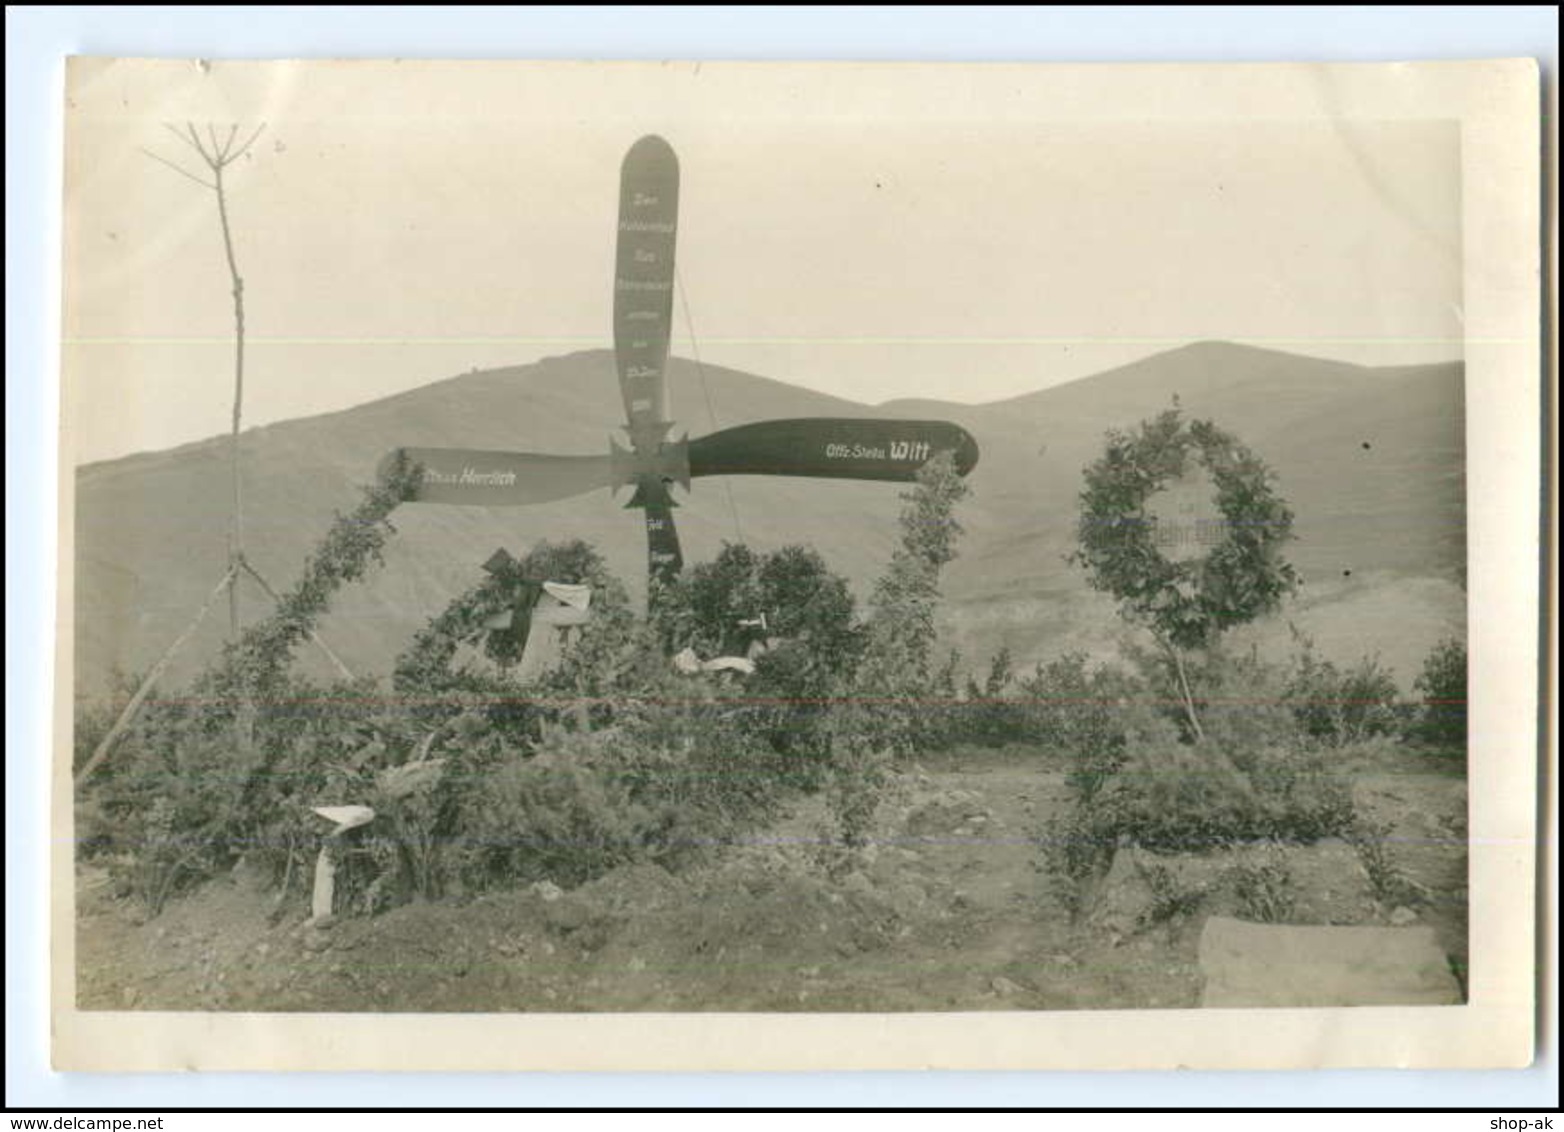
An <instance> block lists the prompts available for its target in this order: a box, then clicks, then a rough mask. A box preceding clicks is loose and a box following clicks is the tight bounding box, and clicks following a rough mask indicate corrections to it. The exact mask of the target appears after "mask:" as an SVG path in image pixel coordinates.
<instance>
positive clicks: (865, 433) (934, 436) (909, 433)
mask: <svg viewBox="0 0 1564 1132" xmlns="http://www.w3.org/2000/svg"><path fill="white" fill-rule="evenodd" d="M941 452H952V453H954V454H955V461H956V471H957V472H958V473H959V474H961V475H966V474H967V473H968V472H970V471H971V470H972V469H973V467H974V466H975V465H976V464H977V461H978V446H977V441H976V440H974V439H973V438H972V434H971V433H969V432H968V431H967V430H966V429H964V428H962V427H961V426H960V425H955V424H951V423H950V422H948V421H896V420H874V419H865V418H861V417H805V418H799V419H795V420H780V421H760V422H758V423H756V424H747V425H739V426H738V427H736V428H725V429H723V430H722V431H720V432H714V433H712V434H711V435H710V436H703V437H701V438H700V439H698V440H692V441H690V443H689V463H690V475H691V476H692V477H693V476H819V477H822V478H825V479H844V480H892V481H896V482H903V483H905V482H907V481H910V480H913V479H916V478H917V475H918V469H919V468H921V467H922V466H923V465H924V464H925V463H926V462H927V461H929V460H930V459H932V458H933V457H935V456H937V455H938V454H939V453H941Z"/></svg>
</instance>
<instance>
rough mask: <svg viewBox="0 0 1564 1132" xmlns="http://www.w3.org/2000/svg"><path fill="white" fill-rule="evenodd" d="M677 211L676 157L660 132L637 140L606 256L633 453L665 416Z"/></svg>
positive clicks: (622, 178)
mask: <svg viewBox="0 0 1564 1132" xmlns="http://www.w3.org/2000/svg"><path fill="white" fill-rule="evenodd" d="M678 215H679V162H678V159H677V158H676V157H674V153H673V150H672V148H670V147H669V145H668V143H667V142H665V141H663V140H662V139H661V138H659V137H645V138H642V139H641V140H640V141H638V142H636V143H635V144H634V145H633V146H631V147H630V151H629V153H627V154H626V155H625V160H624V165H623V167H622V168H621V170H620V175H619V245H618V248H617V250H616V252H615V259H614V359H615V363H616V365H617V366H618V369H619V384H620V389H621V390H622V391H623V394H624V402H625V415H626V417H627V418H628V421H627V424H628V425H629V431H630V436H631V440H632V442H633V443H634V444H635V447H636V450H637V452H641V449H643V448H645V447H646V446H647V445H648V444H650V443H651V440H650V438H651V437H653V436H655V435H657V432H656V430H654V429H653V428H652V427H650V426H654V425H655V426H665V425H666V424H667V422H668V419H669V418H668V397H667V389H666V386H665V384H664V368H665V366H666V365H667V361H668V327H669V324H670V322H671V321H672V318H671V315H672V311H673V283H674V278H673V264H674V243H675V239H676V236H677V231H676V229H677V224H678ZM641 454H643V455H645V454H646V453H641Z"/></svg>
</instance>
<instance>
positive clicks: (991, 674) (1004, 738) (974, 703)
mask: <svg viewBox="0 0 1564 1132" xmlns="http://www.w3.org/2000/svg"><path fill="white" fill-rule="evenodd" d="M952 676H953V674H952ZM945 679H946V673H945V670H944V669H941V670H940V672H939V673H938V674H936V677H935V679H934V680H933V681H932V684H933V687H932V688H931V691H932V692H933V693H934V695H932V696H931V697H930V698H931V700H933V699H937V697H938V696H939V694H940V692H941V691H943V688H942V685H943V684H944V682H945ZM1014 682H1015V667H1014V662H1013V660H1012V659H1011V656H1010V650H1009V649H1007V648H1002V649H1000V650H999V651H998V652H997V653H995V654H994V656H993V658H992V659H991V660H990V661H989V664H988V675H987V676H986V677H985V678H984V680H983V682H982V683H981V684H979V683H978V682H977V681H976V680H974V679H973V678H971V677H970V676H969V677H968V678H967V687H966V702H965V703H963V704H962V705H960V714H959V717H958V719H959V723H957V725H956V727H955V729H954V732H953V733H952V734H950V735H949V736H948V739H954V740H955V741H958V742H967V743H976V744H977V745H979V746H982V747H1002V746H1004V745H1005V744H1006V743H1011V742H1014V741H1016V740H1017V739H1020V738H1022V737H1023V735H1024V730H1025V728H1024V721H1025V718H1026V711H1025V707H1024V706H1023V705H1022V704H1021V703H1020V702H1019V701H1018V700H1017V699H1016V698H1015V697H1014V696H1012V695H1010V692H1011V687H1012V685H1013V684H1014Z"/></svg>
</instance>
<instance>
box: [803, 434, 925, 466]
mask: <svg viewBox="0 0 1564 1132" xmlns="http://www.w3.org/2000/svg"><path fill="white" fill-rule="evenodd" d="M933 454H934V446H933V445H932V444H930V443H929V442H928V441H927V440H893V441H891V442H890V443H889V444H888V445H886V446H884V447H883V448H874V447H871V446H869V445H867V444H827V445H826V446H825V456H826V459H827V460H913V461H916V462H917V463H919V464H921V463H923V462H924V461H925V460H927V459H928V458H929V457H930V456H932V455H933Z"/></svg>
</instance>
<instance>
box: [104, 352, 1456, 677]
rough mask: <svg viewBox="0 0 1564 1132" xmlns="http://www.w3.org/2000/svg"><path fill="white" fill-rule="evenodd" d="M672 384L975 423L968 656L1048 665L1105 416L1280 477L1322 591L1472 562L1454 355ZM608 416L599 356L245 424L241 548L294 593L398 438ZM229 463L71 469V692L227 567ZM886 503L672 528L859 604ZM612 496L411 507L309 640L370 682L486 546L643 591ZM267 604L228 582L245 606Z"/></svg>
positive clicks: (137, 646) (507, 433)
mask: <svg viewBox="0 0 1564 1132" xmlns="http://www.w3.org/2000/svg"><path fill="white" fill-rule="evenodd" d="M702 377H703V378H704V388H702V387H701V385H702ZM669 378H670V395H671V400H672V403H673V406H674V411H675V414H676V415H677V417H678V423H677V430H688V432H689V433H690V434H691V435H692V436H698V435H701V434H703V433H706V432H708V431H711V430H712V428H713V427H716V428H725V427H728V426H730V425H735V424H742V423H746V422H749V421H755V420H764V419H769V418H777V417H800V416H871V415H873V416H900V417H909V418H911V417H938V418H944V419H949V420H954V421H956V422H958V423H960V424H962V425H964V426H965V427H967V428H968V429H970V430H971V431H972V432H973V434H974V435H975V436H976V437H977V439H978V443H979V445H980V447H981V449H982V458H981V461H980V463H979V465H978V467H977V469H976V470H975V471H974V472H973V475H972V480H971V482H972V487H973V491H974V494H973V497H972V499H971V500H970V501H969V503H968V504H966V505H964V507H963V512H962V516H961V518H962V523H963V525H964V527H965V528H966V532H967V533H966V536H965V538H964V540H963V543H962V548H961V557H960V558H959V559H958V560H957V561H956V562H955V563H954V564H952V566H951V567H950V570H949V572H948V575H947V585H946V593H947V595H948V598H949V602H948V609H947V618H948V619H949V621H950V623H951V628H952V633H953V636H954V637H955V638H956V639H957V640H958V641H960V642H961V643H962V644H963V647H964V651H970V652H971V653H973V654H977V653H981V652H982V650H984V649H986V648H989V647H991V646H992V647H997V645H998V644H999V643H1007V644H1011V645H1012V647H1013V648H1017V647H1018V649H1019V651H1020V652H1021V654H1022V655H1023V658H1024V657H1025V656H1026V655H1028V654H1034V655H1046V654H1047V653H1048V652H1049V651H1050V647H1051V645H1050V642H1051V639H1052V638H1051V637H1050V633H1049V630H1048V629H1047V626H1048V625H1049V624H1050V623H1051V622H1050V621H1049V617H1048V616H1044V612H1045V611H1046V610H1050V609H1053V608H1054V607H1055V606H1057V605H1058V603H1061V602H1062V603H1066V604H1076V605H1080V604H1083V603H1085V604H1090V602H1091V601H1096V600H1097V599H1096V598H1095V596H1094V595H1091V594H1090V593H1089V591H1088V590H1087V589H1086V587H1085V585H1084V581H1083V579H1082V578H1081V576H1080V574H1079V572H1078V571H1076V570H1073V569H1071V568H1070V567H1069V566H1067V565H1066V564H1065V562H1064V561H1063V557H1064V555H1065V554H1066V553H1067V552H1068V551H1069V550H1070V548H1071V546H1072V545H1073V539H1074V523H1075V517H1076V496H1077V494H1078V492H1079V490H1080V477H1081V470H1082V468H1083V467H1084V465H1085V464H1086V463H1087V462H1089V461H1090V460H1091V459H1093V458H1094V457H1095V456H1096V455H1097V453H1099V452H1100V451H1101V448H1102V441H1103V433H1104V432H1105V430H1107V429H1109V428H1112V427H1129V426H1132V425H1134V424H1135V423H1136V422H1137V421H1139V420H1141V419H1143V418H1145V417H1147V416H1150V415H1151V414H1153V413H1156V412H1158V411H1160V410H1161V409H1163V408H1166V407H1167V406H1168V405H1169V404H1170V403H1171V401H1172V399H1173V397H1174V396H1175V395H1177V396H1178V398H1179V400H1180V403H1181V404H1182V405H1183V406H1184V407H1185V409H1186V410H1187V411H1188V412H1189V413H1190V414H1191V415H1193V416H1209V417H1211V418H1213V419H1215V420H1216V421H1218V422H1219V423H1220V424H1221V425H1222V426H1223V427H1225V428H1227V429H1229V430H1231V431H1233V432H1235V433H1236V434H1237V435H1238V436H1239V437H1240V438H1241V439H1242V440H1243V441H1245V442H1246V443H1248V444H1249V445H1251V446H1252V447H1253V448H1254V449H1255V450H1256V451H1257V452H1259V453H1260V455H1261V456H1262V457H1263V458H1264V459H1265V460H1266V461H1267V462H1268V463H1269V464H1270V465H1271V466H1272V467H1273V468H1274V469H1275V471H1276V472H1277V475H1278V481H1279V488H1280V490H1281V493H1282V494H1283V496H1284V497H1285V498H1287V499H1288V500H1289V501H1290V502H1291V504H1292V505H1293V507H1294V510H1295V511H1296V512H1297V515H1298V527H1297V529H1298V534H1299V539H1298V541H1297V542H1296V543H1295V544H1294V545H1293V547H1292V549H1291V558H1292V560H1293V561H1294V562H1295V563H1296V564H1297V565H1298V566H1299V568H1300V570H1301V571H1302V572H1303V574H1304V576H1305V579H1306V582H1307V583H1308V585H1310V586H1314V587H1316V592H1323V590H1324V588H1328V587H1330V586H1335V585H1340V584H1341V583H1342V579H1345V578H1352V577H1357V578H1360V579H1361V578H1366V577H1393V576H1400V577H1422V578H1444V579H1451V578H1455V577H1457V576H1458V575H1459V572H1460V569H1461V564H1462V562H1463V560H1464V553H1465V538H1464V535H1465V526H1464V514H1465V512H1464V505H1463V484H1464V454H1463V433H1464V417H1463V400H1462V398H1463V367H1462V365H1461V364H1460V363H1458V362H1453V363H1446V364H1439V365H1427V366H1409V367H1395V368H1385V369H1373V368H1366V367H1361V366H1355V365H1350V364H1347V363H1342V362H1332V361H1325V360H1321V359H1317V358H1309V357H1304V356H1300V355H1296V354H1290V353H1284V352H1281V351H1275V350H1266V349H1259V348H1256V347H1251V346H1238V345H1232V344H1227V343H1220V342H1201V343H1194V344H1191V345H1189V346H1186V347H1181V348H1179V349H1175V350H1170V351H1167V352H1164V353H1160V354H1156V355H1153V356H1151V357H1148V358H1144V359H1141V360H1139V361H1136V362H1132V363H1130V364H1128V365H1124V366H1120V367H1117V368H1115V369H1112V370H1108V371H1105V372H1103V373H1100V374H1097V375H1095V376H1092V377H1087V378H1082V379H1079V380H1076V381H1072V382H1068V383H1066V384H1063V385H1058V386H1053V387H1051V388H1047V389H1043V390H1040V391H1038V392H1035V393H1028V394H1024V395H1022V396H1019V397H1013V398H1009V399H1006V400H1003V401H997V402H991V403H988V404H980V405H963V404H954V403H944V402H938V401H927V400H898V401H892V402H889V403H886V404H884V405H880V406H871V405H865V404H861V403H859V402H855V401H849V400H845V399H843V398H838V397H833V396H830V395H827V394H823V393H818V392H814V391H811V390H806V389H801V388H798V387H795V386H791V385H787V384H785V383H783V382H779V381H775V380H772V379H769V378H765V377H759V376H756V375H753V374H748V373H743V372H741V371H738V370H732V369H727V368H725V367H722V366H714V365H709V364H708V365H705V366H704V367H702V371H701V372H698V371H697V369H696V367H695V365H694V364H693V363H692V362H689V361H687V360H685V359H673V360H672V361H671V363H670V374H669ZM708 398H709V403H710V412H708V408H707V405H708ZM622 412H623V410H622V406H621V403H620V398H619V392H618V388H617V383H616V380H615V375H614V365H613V354H612V352H611V351H608V350H591V351H584V352H580V353H574V354H568V355H564V356H560V357H552V358H547V359H544V360H542V361H540V362H537V363H535V364H532V365H526V366H516V367H507V368H503V369H495V370H487V371H481V372H477V373H469V374H463V375H461V376H458V377H452V378H448V379H446V380H443V381H437V382H434V383H432V384H430V385H426V386H423V387H421V388H418V389H414V390H410V391H407V392H403V393H398V394H395V395H393V396H390V397H386V398H382V399H380V400H377V401H373V402H370V403H367V404H364V405H359V406H356V407H354V408H351V409H345V410H341V411H338V412H333V413H326V414H321V415H319V416H314V417H307V418H301V419H298V420H291V421H285V422H280V423H276V424H271V425H266V426H263V427H259V428H254V429H251V430H249V431H247V432H245V433H244V434H243V436H242V438H241V453H242V464H243V476H244V491H245V500H246V544H247V548H248V551H249V554H250V557H251V558H252V560H254V561H255V562H256V564H257V565H258V566H259V567H260V568H261V570H262V571H263V572H264V573H266V574H267V575H268V577H269V578H270V579H271V580H272V582H273V584H274V585H277V586H279V587H282V586H286V585H288V584H289V583H290V582H291V580H292V578H293V577H294V575H295V573H296V571H297V569H298V566H299V564H300V562H301V561H302V558H303V556H304V554H305V553H307V552H308V550H309V549H310V548H311V547H312V546H313V545H314V543H315V541H316V540H317V539H318V538H319V536H320V534H321V532H322V531H323V530H324V527H325V524H326V523H328V522H329V521H330V519H331V516H332V514H333V512H335V511H341V510H346V509H347V508H349V507H351V506H352V504H353V502H354V500H355V498H356V485H359V484H363V483H366V482H368V480H369V479H370V477H371V476H372V475H373V472H374V468H375V465H376V463H377V462H378V460H379V459H380V457H381V456H382V455H383V454H384V453H385V452H386V450H388V449H390V448H392V447H395V446H397V445H426V446H461V447H473V448H501V449H517V450H530V451H539V452H553V453H560V454H576V453H588V454H595V453H601V452H604V451H606V449H607V445H608V438H609V436H610V434H611V433H614V432H615V431H616V425H617V424H618V422H619V421H620V420H621V418H622ZM713 417H715V425H713V422H712V418H713ZM227 461H228V456H227V441H226V438H213V439H210V440H204V441H199V442H195V443H191V444H186V445H181V446H179V447H177V448H172V449H168V450H166V451H162V452H151V453H139V454H136V455H133V456H127V457H123V458H120V459H116V460H109V461H103V462H99V463H94V464H89V465H84V466H83V467H81V468H79V469H78V472H77V544H76V569H77V574H76V586H77V617H76V624H75V637H76V658H77V670H78V687H79V690H81V691H83V692H92V691H94V690H96V689H100V688H101V687H102V686H103V685H104V683H105V681H106V679H107V676H108V673H109V671H110V670H111V669H112V668H114V667H116V666H117V667H120V668H122V669H126V670H135V669H141V668H144V667H145V666H146V665H147V664H149V663H150V662H151V660H152V659H153V658H154V657H155V656H156V655H157V654H158V652H160V651H161V649H162V648H163V647H164V646H165V645H166V644H167V642H168V641H169V640H171V639H172V638H173V636H174V635H175V634H177V633H178V632H179V631H180V629H181V628H183V627H184V625H185V624H186V622H187V621H188V619H189V617H190V616H191V615H192V614H193V612H194V610H195V608H196V606H197V605H198V604H199V602H200V600H201V598H202V597H203V596H204V595H205V593H206V592H207V591H208V590H209V589H210V588H211V586H212V584H213V583H214V582H215V581H216V579H217V577H218V576H219V574H220V573H221V571H222V569H223V563H224V558H225V555H226V546H225V532H226V527H227V506H228V490H227V474H228V470H227V469H228V464H227ZM730 491H731V496H732V502H731V506H730V501H729V492H730ZM897 494H898V489H897V488H896V487H895V486H894V485H886V484H861V483H847V482H831V483H824V482H821V481H810V480H787V479H768V478H764V477H733V478H731V479H730V480H729V482H728V485H727V486H726V487H725V486H724V485H723V484H722V483H721V482H719V481H718V480H715V479H708V480H699V481H696V483H695V485H694V490H693V491H692V492H691V493H690V494H689V495H687V496H683V497H682V498H681V500H680V502H681V506H680V508H679V510H678V512H677V513H676V517H677V519H678V521H679V527H680V533H681V535H682V536H683V539H684V544H685V554H686V557H687V559H689V560H690V561H700V560H702V559H706V558H709V557H711V556H712V555H713V554H715V553H716V551H717V549H718V548H719V547H720V545H721V542H722V541H723V540H725V539H726V540H733V539H736V538H740V537H742V539H743V540H744V541H746V542H749V543H751V544H752V545H755V546H757V547H759V548H770V547H775V546H779V545H783V544H785V543H790V542H804V543H810V544H813V545H814V546H816V547H817V548H818V549H819V550H820V551H821V553H822V554H824V555H825V556H826V558H827V559H828V561H830V562H831V563H832V564H833V566H834V567H835V568H837V569H839V570H841V571H842V572H844V573H846V574H848V576H849V577H851V578H852V579H853V580H854V582H855V584H856V585H858V586H859V587H860V591H861V592H863V591H864V589H865V588H866V586H867V584H868V582H869V581H870V580H871V579H872V578H873V577H874V576H875V575H876V574H877V572H878V571H879V569H880V568H881V566H882V565H883V563H884V561H885V559H886V557H887V556H888V554H889V551H890V548H891V543H892V540H893V538H894V535H895V519H896V514H897V511H898V509H899V503H898V500H897ZM624 499H625V497H624V496H623V495H621V496H620V497H619V498H618V499H617V500H611V499H610V498H609V496H608V493H607V492H606V491H605V492H597V493H593V494H591V495H586V496H582V497H579V498H577V499H573V500H567V501H564V502H562V503H556V504H550V505H547V506H544V507H536V508H521V509H511V510H493V511H483V510H475V509H465V508H445V507H407V508H403V509H402V510H401V511H399V512H398V513H397V515H396V517H395V522H396V525H397V527H398V530H399V532H400V533H399V536H398V537H397V538H396V539H395V540H393V542H392V543H391V545H390V547H389V549H388V553H387V556H386V565H385V567H384V568H383V569H382V570H380V571H378V572H377V573H376V574H375V575H374V576H373V577H372V578H371V579H370V580H369V581H368V582H367V583H366V584H364V585H361V586H358V587H355V588H353V589H352V590H350V591H347V592H345V593H344V594H343V595H342V598H341V600H340V601H339V603H338V606H337V608H336V609H335V610H334V611H333V613H332V614H331V616H330V617H329V618H328V620H327V622H326V624H325V625H324V626H323V631H324V633H325V634H326V635H327V637H328V638H329V639H330V640H331V642H332V644H333V647H334V648H335V649H336V650H337V651H338V652H340V653H341V654H342V656H343V658H344V659H345V660H346V661H347V662H348V664H349V665H350V666H351V667H353V668H354V669H355V670H357V671H364V672H380V673H383V672H385V671H386V669H387V668H388V667H389V663H390V659H391V657H393V656H394V655H395V653H396V652H397V651H398V650H399V649H400V648H401V646H402V644H403V643H404V642H405V641H406V640H407V638H408V637H409V636H410V635H411V633H412V632H414V631H415V630H416V629H417V628H418V627H419V626H420V625H421V624H422V623H423V622H424V621H425V620H426V619H427V618H428V617H429V616H431V615H432V614H434V613H436V612H438V611H439V610H440V609H441V608H442V607H443V606H444V605H445V604H446V602H448V601H449V600H450V599H451V598H452V597H453V596H455V595H456V594H457V593H459V592H461V591H462V590H463V589H465V588H466V587H467V586H469V585H471V584H472V582H473V581H474V580H475V579H476V577H477V571H478V564H479V563H481V562H482V561H483V560H484V559H485V558H486V557H487V556H488V555H489V554H490V553H491V552H492V551H493V550H494V549H495V547H497V546H502V545H503V546H507V547H509V548H511V549H512V550H514V551H520V550H524V549H525V548H526V547H527V546H529V545H531V544H532V543H533V542H535V541H537V540H539V539H545V538H546V539H556V540H557V539H564V538H576V537H579V538H586V539H588V540H590V541H592V542H593V543H595V544H597V545H598V546H599V547H600V548H601V549H602V550H603V552H604V553H605V554H606V555H607V556H608V558H609V560H610V562H611V563H612V564H613V566H614V568H615V569H616V570H617V571H618V572H619V573H620V574H621V575H622V576H623V577H624V578H625V580H626V581H627V582H628V583H630V584H631V586H632V588H633V589H639V587H640V586H641V585H642V584H643V581H644V578H643V575H644V554H645V547H644V542H643V536H642V535H641V532H640V529H639V525H638V524H637V523H636V522H635V521H634V517H633V516H631V515H627V514H621V513H620V508H621V506H622V504H623V502H624ZM735 512H736V514H737V523H736V524H735V519H734V515H735ZM264 604H265V602H264V599H263V598H262V597H261V596H260V595H259V594H258V593H256V592H254V591H253V590H247V591H246V592H245V606H246V609H247V611H248V616H249V617H250V618H253V617H255V616H257V615H258V614H259V613H260V611H261V609H262V607H263V606H264ZM1006 611H1009V612H1006ZM225 620H226V618H224V617H222V616H220V615H217V614H214V615H213V616H212V617H211V618H209V621H208V624H206V625H204V626H203V627H202V630H201V631H200V633H199V634H198V635H197V637H196V638H195V639H193V640H192V642H191V644H190V646H189V647H188V648H187V650H186V652H187V655H186V656H185V657H184V658H183V661H182V663H181V664H180V665H179V666H177V667H176V668H175V669H174V671H173V673H172V676H173V677H174V679H176V680H177V679H178V678H180V677H182V676H184V675H188V674H189V673H190V672H191V671H193V670H194V668H195V667H196V666H197V665H198V664H199V663H200V662H201V661H202V660H203V659H205V658H208V657H210V656H211V655H213V654H214V653H215V651H216V649H217V648H218V647H219V645H220V642H221V640H222V635H223V632H224V628H225V626H224V624H223V622H224V621H225ZM1083 632H1084V630H1083ZM303 660H304V663H305V664H307V665H310V666H313V665H314V664H315V659H314V658H313V657H305V658H303Z"/></svg>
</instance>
